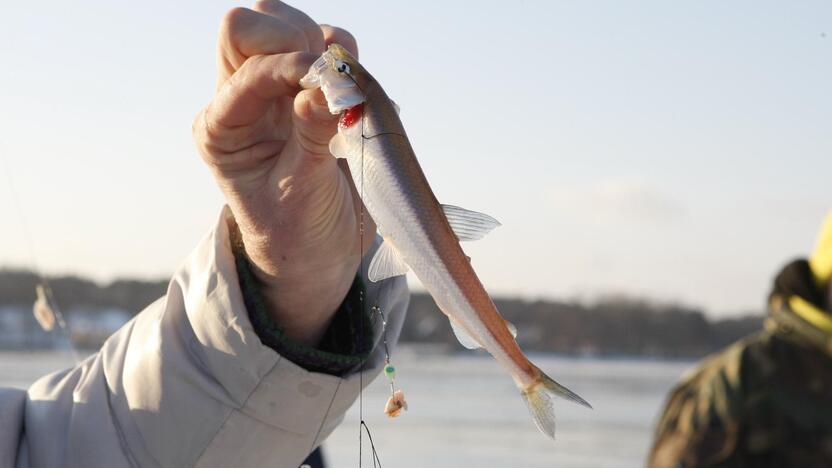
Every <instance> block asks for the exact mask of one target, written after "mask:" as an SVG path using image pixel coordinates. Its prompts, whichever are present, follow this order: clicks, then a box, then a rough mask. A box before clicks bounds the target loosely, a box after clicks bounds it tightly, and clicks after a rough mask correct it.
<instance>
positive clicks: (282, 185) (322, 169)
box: [0, 0, 408, 468]
mask: <svg viewBox="0 0 832 468" xmlns="http://www.w3.org/2000/svg"><path fill="white" fill-rule="evenodd" d="M332 42H338V43H340V44H342V45H344V46H345V47H347V48H348V49H350V50H351V52H352V53H353V54H357V53H358V51H357V48H356V42H355V39H354V38H353V37H352V36H351V35H350V34H349V33H348V32H346V31H344V30H343V29H339V28H336V27H332V26H326V25H319V24H317V23H315V22H314V21H313V20H312V19H311V18H309V16H307V15H306V14H304V13H303V12H301V11H299V10H297V9H295V8H292V7H290V6H288V5H286V4H284V3H281V2H279V1H276V0H262V1H258V2H257V3H256V4H255V5H254V6H253V8H252V9H245V8H236V9H233V10H231V11H230V12H228V14H227V15H226V16H225V18H224V20H223V21H222V25H221V28H220V33H219V42H218V62H219V63H218V65H219V78H218V84H217V91H216V94H215V96H214V98H213V100H212V101H211V102H210V103H209V104H208V105H207V106H206V107H205V109H204V110H202V111H201V112H200V113H199V114H198V116H197V118H196V119H195V120H194V124H193V133H194V139H195V142H196V144H197V146H198V148H199V150H200V153H201V154H202V157H203V159H204V160H205V162H206V163H207V164H208V166H209V167H210V168H211V170H212V172H213V175H214V178H215V180H216V183H217V184H218V186H219V188H220V189H221V190H222V192H223V194H224V195H225V199H226V202H227V206H226V207H225V208H224V209H223V211H222V214H221V215H220V217H219V220H218V221H217V223H216V225H215V226H214V227H213V228H212V229H211V230H210V232H209V233H208V235H207V236H206V237H205V238H203V239H202V241H201V242H200V243H199V244H198V246H197V247H196V249H195V250H194V251H193V252H192V253H191V254H190V256H189V257H188V258H187V260H185V262H184V263H183V265H182V266H181V267H180V268H179V269H178V271H177V272H176V273H175V274H174V275H173V278H172V279H171V281H170V284H169V287H168V291H167V293H166V295H165V296H164V297H162V298H160V299H159V300H157V301H156V302H154V303H153V304H151V305H150V306H148V307H147V308H146V309H145V310H144V311H142V312H141V313H139V314H138V315H137V316H136V317H135V318H134V319H133V320H131V321H130V322H129V323H127V324H126V325H125V326H124V327H123V328H121V329H120V330H119V331H118V332H116V333H115V334H114V335H113V336H111V337H110V338H109V339H108V340H107V341H106V343H105V344H104V345H103V346H102V348H101V350H100V351H99V352H97V353H95V354H93V355H92V356H90V357H89V358H87V359H85V360H84V361H83V362H81V363H80V364H79V365H77V366H76V367H75V368H72V369H67V370H64V371H60V372H56V373H53V374H50V375H47V376H45V377H43V378H41V379H40V380H38V381H37V382H36V383H34V384H33V385H32V386H31V387H30V388H29V389H28V390H27V391H23V390H16V389H0V420H2V425H0V466H3V467H7V466H8V467H11V466H15V467H19V468H23V467H53V466H73V467H122V466H123V467H128V466H141V467H156V466H160V467H161V466H163V467H184V466H196V467H215V466H217V467H218V466H239V467H247V466H252V467H254V466H272V467H285V468H297V467H298V466H299V465H300V464H301V463H302V462H303V461H304V459H305V458H306V457H307V456H308V455H309V454H310V452H312V450H313V449H314V448H315V447H316V446H318V445H319V444H320V443H321V441H323V440H324V439H325V438H326V437H327V436H328V435H329V434H330V433H331V432H332V430H333V429H334V428H335V427H336V426H337V425H338V424H339V423H340V421H341V420H342V419H343V416H344V413H345V412H346V410H347V409H348V408H349V407H350V406H351V404H352V403H353V401H354V400H355V399H356V397H357V396H358V393H359V388H360V383H361V382H362V380H363V383H364V384H365V385H366V384H367V383H369V382H370V381H371V380H372V378H373V377H374V376H376V375H377V374H378V372H379V371H380V369H381V366H382V364H383V358H384V355H383V353H382V352H381V350H380V349H379V347H378V346H377V344H378V341H379V334H380V327H379V326H373V325H372V324H373V323H378V321H379V320H378V317H372V316H371V315H370V312H371V310H372V309H371V307H373V306H379V307H380V309H381V310H382V311H383V313H384V314H385V315H387V317H386V319H387V330H386V332H387V337H388V339H389V340H391V341H395V339H396V337H397V336H398V334H399V330H400V328H401V324H402V320H403V316H404V313H405V309H406V306H407V301H408V292H407V287H406V284H405V280H404V278H403V277H397V278H392V279H389V280H385V281H382V282H379V283H371V282H369V281H368V280H367V279H366V264H367V263H368V262H366V261H365V262H362V261H361V259H362V254H366V255H367V256H369V255H372V253H373V250H374V249H375V248H377V245H378V244H377V242H374V239H373V238H374V235H373V233H375V226H374V225H373V224H372V221H371V220H368V219H367V218H366V217H365V219H364V230H365V231H366V232H367V233H368V234H367V235H365V236H360V231H359V217H360V210H361V202H360V199H359V198H358V197H357V194H356V192H355V190H354V187H353V186H352V182H351V180H352V179H351V177H349V174H346V173H345V172H346V169H345V168H344V167H342V166H340V165H339V164H338V163H337V162H336V160H335V158H333V157H332V156H331V155H330V153H329V150H328V142H329V139H330V137H332V136H333V135H334V134H335V132H336V124H337V119H338V116H333V115H331V114H330V113H329V112H328V110H327V106H326V102H325V100H324V98H323V95H322V94H321V92H320V91H319V90H317V89H316V90H301V89H300V88H299V86H298V81H299V79H300V78H301V77H302V76H303V75H304V74H305V73H306V72H307V70H308V68H309V66H310V65H311V64H312V63H313V61H314V60H315V59H317V58H318V57H319V56H320V54H321V53H322V52H323V51H324V50H325V47H326V46H327V44H329V43H332ZM164 72H165V71H164V70H160V73H164ZM148 189H151V187H148ZM170 229H176V226H170ZM362 239H363V240H364V241H365V242H362ZM362 244H363V245H362ZM362 266H363V267H364V269H362V268H361V267H362ZM361 369H366V372H364V377H363V378H361V377H360V376H359V374H360V373H361V372H360V370H361ZM379 411H381V408H379Z"/></svg>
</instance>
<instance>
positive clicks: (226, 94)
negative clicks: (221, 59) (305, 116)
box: [205, 52, 318, 128]
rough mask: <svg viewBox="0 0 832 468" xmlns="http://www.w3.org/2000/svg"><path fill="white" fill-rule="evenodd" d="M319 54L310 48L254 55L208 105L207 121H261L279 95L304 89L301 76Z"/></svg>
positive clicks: (230, 125) (227, 124)
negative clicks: (313, 52)
mask: <svg viewBox="0 0 832 468" xmlns="http://www.w3.org/2000/svg"><path fill="white" fill-rule="evenodd" d="M317 58H318V56H317V55H315V54H310V53H306V52H294V53H289V54H280V55H257V56H254V57H250V58H249V59H248V60H246V61H245V62H244V63H243V66H242V67H240V69H239V70H237V72H236V73H234V75H232V76H231V78H229V79H228V80H227V81H226V82H225V84H224V85H223V86H222V88H221V89H220V91H219V92H218V93H217V95H216V97H215V98H214V100H213V101H212V102H211V104H210V105H209V107H208V109H206V115H205V119H206V124H207V125H212V126H213V125H219V126H222V127H226V128H234V127H241V126H245V125H250V124H253V123H255V122H257V121H258V120H259V119H260V118H261V117H262V116H263V115H265V113H266V111H267V110H268V109H269V107H270V106H271V105H272V104H274V102H275V100H276V99H278V98H280V97H294V96H295V95H296V94H297V93H298V91H300V89H301V88H300V84H299V81H300V79H301V78H302V77H303V76H304V75H305V74H306V72H307V71H309V67H310V66H311V65H312V63H313V62H314V61H315V60H316V59H317Z"/></svg>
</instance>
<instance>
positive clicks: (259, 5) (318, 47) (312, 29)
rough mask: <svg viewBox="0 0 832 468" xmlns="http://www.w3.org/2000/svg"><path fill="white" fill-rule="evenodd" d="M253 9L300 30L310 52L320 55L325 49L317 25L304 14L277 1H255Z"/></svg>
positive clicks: (321, 34)
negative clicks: (304, 36)
mask: <svg viewBox="0 0 832 468" xmlns="http://www.w3.org/2000/svg"><path fill="white" fill-rule="evenodd" d="M253 9H254V10H255V11H259V12H262V13H265V14H267V15H271V16H274V17H275V18H279V19H281V20H283V21H286V22H287V23H289V24H291V25H292V26H294V27H296V28H298V29H300V30H301V31H303V33H304V34H305V35H306V40H307V41H308V44H309V51H310V52H317V53H319V54H320V53H322V52H323V51H324V50H325V49H326V44H325V42H324V35H323V33H322V32H321V28H320V27H319V26H318V23H316V22H315V21H313V20H312V18H310V17H309V15H307V14H306V13H304V12H302V11H300V10H298V9H297V8H294V7H292V6H290V5H288V4H286V3H283V2H281V1H279V0H257V2H256V3H255V4H254V7H253Z"/></svg>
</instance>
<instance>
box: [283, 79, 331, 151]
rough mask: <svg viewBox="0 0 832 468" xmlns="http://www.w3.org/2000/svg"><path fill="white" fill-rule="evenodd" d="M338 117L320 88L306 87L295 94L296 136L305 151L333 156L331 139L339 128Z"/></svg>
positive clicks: (294, 122)
mask: <svg viewBox="0 0 832 468" xmlns="http://www.w3.org/2000/svg"><path fill="white" fill-rule="evenodd" d="M338 118H339V116H338V115H337V114H331V113H330V112H329V108H328V107H327V104H326V99H325V98H324V94H323V93H322V92H321V90H320V89H319V88H315V89H305V90H303V91H301V92H299V93H298V94H297V96H295V102H294V113H293V115H292V119H293V121H292V123H293V126H294V133H295V135H294V136H295V138H297V140H298V143H299V145H300V147H301V148H302V149H303V150H304V152H306V153H309V154H310V155H314V156H322V157H323V156H326V157H329V158H332V156H331V155H330V153H329V140H330V138H332V137H333V136H334V135H335V133H336V131H337V130H338ZM333 159H334V158H333Z"/></svg>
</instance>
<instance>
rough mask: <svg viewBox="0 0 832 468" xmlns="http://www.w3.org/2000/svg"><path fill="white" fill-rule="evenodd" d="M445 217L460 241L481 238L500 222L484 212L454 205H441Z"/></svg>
mask: <svg viewBox="0 0 832 468" xmlns="http://www.w3.org/2000/svg"><path fill="white" fill-rule="evenodd" d="M442 210H443V211H445V217H446V218H448V223H449V224H450V225H451V229H453V231H454V234H456V237H457V239H459V240H460V241H475V240H479V239H482V238H483V237H485V235H486V234H488V233H489V232H491V231H492V230H493V229H494V228H496V227H497V226H500V222H499V221H497V220H496V219H494V218H492V217H491V216H488V215H487V214H485V213H477V212H476V211H471V210H466V209H465V208H460V207H458V206H454V205H442Z"/></svg>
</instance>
